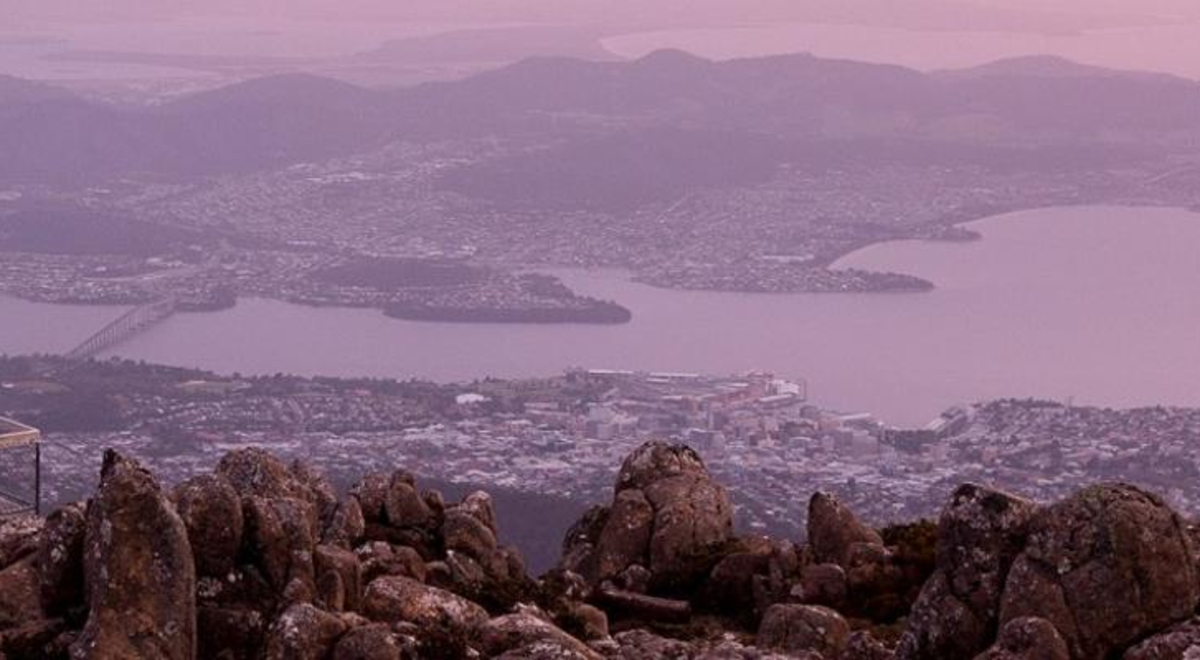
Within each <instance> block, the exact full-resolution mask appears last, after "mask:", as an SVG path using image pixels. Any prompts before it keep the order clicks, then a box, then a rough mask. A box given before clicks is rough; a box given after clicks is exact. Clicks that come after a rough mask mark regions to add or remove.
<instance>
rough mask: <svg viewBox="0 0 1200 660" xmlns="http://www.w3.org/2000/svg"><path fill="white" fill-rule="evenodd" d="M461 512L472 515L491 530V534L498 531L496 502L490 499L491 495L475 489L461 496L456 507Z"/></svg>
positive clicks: (495, 533) (496, 533)
mask: <svg viewBox="0 0 1200 660" xmlns="http://www.w3.org/2000/svg"><path fill="white" fill-rule="evenodd" d="M456 508H457V509H458V510H459V511H462V512H463V513H466V514H469V515H471V516H474V517H475V519H476V520H478V521H479V522H481V523H483V524H484V526H485V527H487V528H488V530H490V531H491V532H492V534H493V535H498V534H499V533H500V530H499V528H498V527H497V526H496V504H495V502H493V501H492V496H491V495H488V494H487V493H485V492H483V491H482V490H477V491H475V492H473V493H471V494H470V495H467V496H466V497H464V498H463V501H462V503H461V504H459V505H458V506H457V507H456Z"/></svg>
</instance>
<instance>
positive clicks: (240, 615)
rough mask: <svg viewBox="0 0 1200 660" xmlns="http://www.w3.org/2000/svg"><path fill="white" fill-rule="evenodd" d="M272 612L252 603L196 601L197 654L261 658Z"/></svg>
mask: <svg viewBox="0 0 1200 660" xmlns="http://www.w3.org/2000/svg"><path fill="white" fill-rule="evenodd" d="M267 616H269V614H267V613H264V612H260V611H259V610H257V609H254V608H250V607H224V606H220V605H206V604H200V605H197V609H196V627H197V631H198V634H197V637H198V639H199V644H198V651H199V654H198V655H197V656H196V657H197V658H220V659H221V660H260V658H262V652H263V647H264V645H265V642H266V634H267V625H268V624H269V623H271V621H270V620H269V619H268V618H267Z"/></svg>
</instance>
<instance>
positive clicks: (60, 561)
mask: <svg viewBox="0 0 1200 660" xmlns="http://www.w3.org/2000/svg"><path fill="white" fill-rule="evenodd" d="M86 529H87V519H86V516H85V509H84V507H83V505H81V504H69V505H67V506H64V507H62V508H61V509H58V510H57V511H55V512H53V513H51V514H50V516H49V517H47V518H46V526H45V530H44V531H43V532H42V534H41V536H40V537H39V539H38V550H37V570H38V582H39V587H40V590H41V601H42V608H43V609H44V610H45V611H46V612H47V613H48V614H50V615H52V616H61V615H64V614H66V613H68V612H69V611H70V610H72V609H74V608H76V607H79V606H82V605H83V600H84V584H83V541H84V534H85V532H86Z"/></svg>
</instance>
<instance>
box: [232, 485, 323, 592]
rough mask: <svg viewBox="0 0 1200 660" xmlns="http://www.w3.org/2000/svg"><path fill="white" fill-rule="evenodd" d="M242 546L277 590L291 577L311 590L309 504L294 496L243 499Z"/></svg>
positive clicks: (311, 567)
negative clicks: (244, 542)
mask: <svg viewBox="0 0 1200 660" xmlns="http://www.w3.org/2000/svg"><path fill="white" fill-rule="evenodd" d="M242 510H243V512H244V514H245V535H246V544H245V545H246V548H247V549H248V551H249V558H250V559H251V561H252V562H253V563H254V565H255V566H257V567H259V568H260V569H261V570H262V572H263V575H265V576H266V578H267V581H268V582H270V584H271V585H272V587H274V588H275V589H276V591H277V592H282V591H283V589H284V588H285V587H287V585H288V584H289V583H291V582H292V581H293V580H296V581H299V582H300V583H301V584H303V585H305V586H306V587H307V588H308V590H309V591H310V593H311V592H315V590H316V576H315V573H314V569H313V550H314V547H315V543H314V540H313V529H312V526H311V520H312V517H311V511H312V505H311V504H310V503H309V502H307V501H305V500H299V499H295V498H276V499H265V498H262V497H258V496H250V497H247V498H246V499H244V500H243V502H242Z"/></svg>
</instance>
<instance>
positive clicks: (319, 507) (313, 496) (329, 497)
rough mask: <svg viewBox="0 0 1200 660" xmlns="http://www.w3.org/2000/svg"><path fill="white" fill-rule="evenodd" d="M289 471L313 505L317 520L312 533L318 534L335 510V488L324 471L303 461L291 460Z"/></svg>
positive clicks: (336, 504)
mask: <svg viewBox="0 0 1200 660" xmlns="http://www.w3.org/2000/svg"><path fill="white" fill-rule="evenodd" d="M290 471H291V473H292V477H293V478H295V480H296V482H297V483H299V484H300V485H301V486H303V488H304V490H305V491H306V492H307V497H306V498H305V499H307V500H308V502H310V503H311V504H312V505H313V511H314V512H315V513H316V515H317V519H318V521H319V523H318V525H317V526H316V528H315V531H314V535H316V536H319V535H320V532H321V531H322V530H324V529H325V527H326V525H328V524H329V521H330V519H332V518H333V514H334V512H335V511H336V510H337V506H338V495H337V489H336V488H334V487H333V484H332V483H330V482H329V479H327V478H325V474H324V473H322V472H321V471H320V470H318V469H317V468H315V467H313V466H312V465H309V464H308V463H307V462H305V461H301V460H296V461H292V465H291V468H290Z"/></svg>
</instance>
